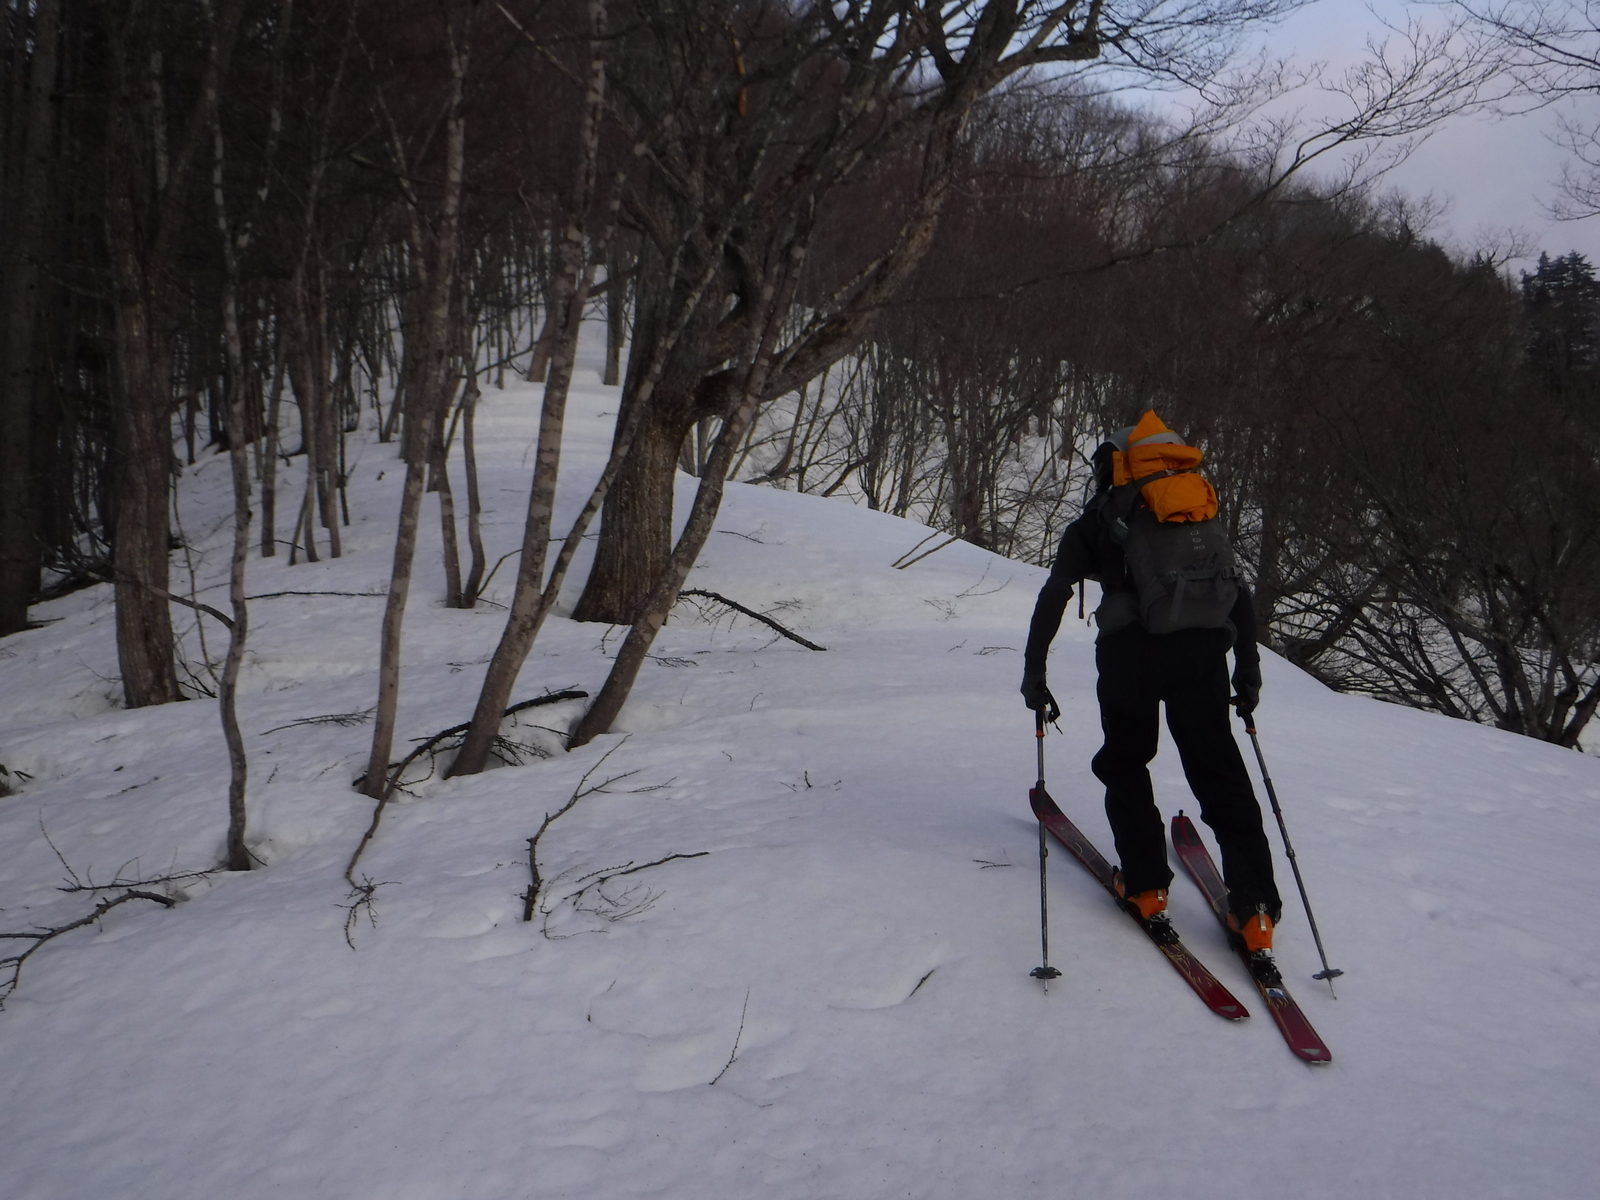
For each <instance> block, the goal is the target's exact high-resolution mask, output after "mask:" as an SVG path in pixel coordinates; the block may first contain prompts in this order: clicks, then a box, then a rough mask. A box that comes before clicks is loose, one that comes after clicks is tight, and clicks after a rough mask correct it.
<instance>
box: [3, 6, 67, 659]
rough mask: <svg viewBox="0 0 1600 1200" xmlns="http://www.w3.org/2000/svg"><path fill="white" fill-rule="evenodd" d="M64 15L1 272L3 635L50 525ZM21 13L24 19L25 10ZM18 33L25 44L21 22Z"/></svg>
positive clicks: (27, 141) (49, 12) (30, 102)
mask: <svg viewBox="0 0 1600 1200" xmlns="http://www.w3.org/2000/svg"><path fill="white" fill-rule="evenodd" d="M60 17H61V4H60V0H40V3H39V4H38V6H37V7H36V9H35V11H34V18H33V31H32V32H33V46H34V50H33V55H32V57H31V59H30V61H29V63H28V72H27V82H26V87H25V90H24V91H23V93H22V103H21V104H20V106H19V108H18V111H17V112H16V113H14V119H15V120H16V122H17V125H18V126H19V128H18V131H17V132H18V141H19V142H20V146H19V147H18V149H19V153H18V154H17V156H16V161H15V163H14V164H13V170H14V171H15V173H16V212H15V216H14V221H15V226H14V229H15V240H14V241H13V242H12V249H11V251H10V253H9V254H8V255H7V258H8V260H9V261H8V262H7V263H6V265H5V270H4V273H3V274H0V339H3V341H0V637H4V636H5V635H6V634H8V633H16V632H17V631H18V630H20V629H25V628H26V627H27V624H28V602H29V599H30V598H31V597H32V596H33V594H34V593H35V592H37V591H38V589H39V577H40V559H41V550H42V544H41V537H40V535H41V532H42V531H41V528H40V513H39V511H38V510H39V498H40V490H39V487H38V477H37V474H36V471H37V450H36V446H35V437H34V421H33V412H34V407H35V405H36V403H37V396H38V391H39V379H40V373H39V372H38V371H36V369H35V355H36V350H35V338H34V335H35V314H36V312H37V311H38V309H39V301H40V286H39V283H40V263H41V262H42V261H43V259H44V258H45V238H46V229H47V227H48V212H49V210H48V200H49V195H50V180H51V169H50V168H51V157H52V153H51V151H52V147H53V146H54V144H55V138H54V128H53V127H54V119H53V118H54V107H55V106H54V103H53V101H52V98H51V93H52V92H53V91H54V89H55V83H56V56H57V50H58V48H59V45H60ZM13 19H14V20H16V21H17V22H19V23H20V22H22V21H23V20H24V17H23V15H22V12H21V11H20V10H19V11H18V12H17V14H16V15H15V16H14V18H13ZM15 36H16V37H17V41H18V43H19V45H20V43H21V42H22V35H21V30H20V29H19V30H18V31H17V33H16V35H15ZM19 74H20V72H19ZM17 82H18V83H19V84H20V83H21V82H22V81H21V79H20V78H19V79H18V80H17Z"/></svg>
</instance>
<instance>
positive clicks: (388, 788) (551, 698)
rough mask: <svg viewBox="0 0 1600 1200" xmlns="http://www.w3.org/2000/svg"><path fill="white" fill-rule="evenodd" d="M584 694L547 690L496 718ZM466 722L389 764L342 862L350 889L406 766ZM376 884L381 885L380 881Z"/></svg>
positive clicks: (357, 886) (463, 727) (460, 729)
mask: <svg viewBox="0 0 1600 1200" xmlns="http://www.w3.org/2000/svg"><path fill="white" fill-rule="evenodd" d="M588 695H589V693H588V692H578V691H564V692H551V693H549V694H548V695H544V696H536V697H534V698H533V699H532V700H523V701H520V702H518V703H516V704H513V705H512V706H511V707H510V708H508V709H506V711H505V712H504V713H502V714H501V717H500V719H501V720H505V718H506V717H509V716H512V715H513V714H515V713H519V712H521V711H523V710H524V709H527V708H533V707H535V706H537V705H541V704H554V703H556V702H557V701H558V700H583V699H587V698H588ZM470 724H471V723H470V722H467V723H464V724H461V725H452V726H451V727H450V728H449V729H445V730H441V731H440V732H439V733H436V734H434V735H433V736H432V737H430V738H425V739H424V740H423V741H422V743H421V744H420V745H419V746H418V747H417V748H416V749H415V750H413V751H412V752H411V753H410V754H408V755H406V757H405V758H404V759H403V760H401V762H400V764H399V765H398V767H394V766H391V768H390V772H389V778H388V782H387V783H386V784H385V785H384V789H383V795H382V796H381V797H379V799H378V803H377V804H376V805H375V806H374V807H373V809H372V821H371V823H370V824H369V825H368V826H367V831H366V832H365V833H364V834H362V835H361V841H360V843H359V844H358V845H357V846H356V849H355V853H354V854H352V855H351V856H350V862H349V864H348V865H346V867H345V869H344V877H345V881H346V882H347V883H349V884H350V886H351V887H352V888H355V889H357V890H360V888H361V887H362V886H363V885H362V884H359V883H357V882H356V881H355V869H356V863H358V862H360V861H361V855H362V853H363V852H364V851H365V850H366V848H367V843H368V842H370V841H371V840H372V835H373V834H375V833H377V832H378V823H379V822H380V821H381V820H383V810H384V809H385V808H386V807H388V804H389V799H390V797H392V796H393V795H394V793H395V791H396V790H397V789H398V787H399V784H400V780H401V778H402V777H403V776H404V775H405V771H406V768H407V767H409V766H410V765H411V764H412V763H414V762H416V761H417V759H419V758H421V757H422V756H423V755H424V754H426V753H427V752H428V751H430V750H431V749H433V748H434V747H435V746H437V745H438V744H439V743H440V742H442V741H443V740H444V739H445V738H448V737H453V736H459V735H460V734H463V733H466V731H467V728H468V726H469V725H470ZM502 741H504V739H501V738H496V739H495V744H496V745H497V746H499V745H500V743H501V742H502ZM506 745H508V746H511V745H520V743H511V742H506ZM530 749H531V747H530ZM585 778H588V777H587V776H585ZM365 779H366V775H365V774H364V773H363V774H362V775H360V776H358V777H357V778H356V781H355V784H354V786H355V787H360V786H361V784H362V781H363V780H365ZM378 886H382V885H381V884H380V885H378ZM369 909H370V905H369ZM368 915H369V916H370V915H371V913H370V911H369V913H368Z"/></svg>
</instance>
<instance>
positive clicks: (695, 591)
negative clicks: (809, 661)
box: [678, 588, 827, 651]
mask: <svg viewBox="0 0 1600 1200" xmlns="http://www.w3.org/2000/svg"><path fill="white" fill-rule="evenodd" d="M685 596H703V597H704V598H705V599H707V600H715V601H716V602H717V603H718V604H726V605H727V606H728V607H729V608H731V609H733V610H734V611H735V612H741V613H743V614H744V615H745V616H747V617H752V618H754V619H755V620H757V621H760V622H761V623H762V624H763V625H765V626H767V627H768V628H769V629H772V630H775V631H776V632H778V633H781V634H782V635H783V636H784V637H786V638H788V639H789V640H790V641H791V642H799V643H800V644H801V645H802V646H804V647H805V648H806V649H807V650H824V651H825V650H827V647H826V646H819V645H817V644H816V643H815V642H808V641H806V639H805V638H803V637H801V636H800V635H799V634H798V633H795V632H794V631H793V630H790V629H785V628H784V627H783V626H782V625H779V624H778V623H777V622H776V621H774V620H773V619H772V618H771V617H768V616H764V615H763V614H761V613H758V612H755V611H754V610H753V609H748V608H746V607H745V606H744V605H742V604H739V603H738V602H736V601H733V600H729V599H728V598H727V597H726V596H719V595H717V593H716V592H706V591H702V590H701V589H699V588H684V589H683V591H681V592H679V593H678V599H680V600H681V599H683V597H685ZM769 644H770V643H769Z"/></svg>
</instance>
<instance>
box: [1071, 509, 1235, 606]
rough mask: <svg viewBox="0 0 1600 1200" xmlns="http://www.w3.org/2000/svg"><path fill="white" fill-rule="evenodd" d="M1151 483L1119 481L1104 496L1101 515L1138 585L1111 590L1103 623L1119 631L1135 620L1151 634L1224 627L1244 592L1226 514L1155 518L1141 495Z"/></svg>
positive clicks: (1132, 578)
mask: <svg viewBox="0 0 1600 1200" xmlns="http://www.w3.org/2000/svg"><path fill="white" fill-rule="evenodd" d="M1148 482H1149V480H1148V479H1138V480H1135V481H1134V482H1132V483H1125V484H1122V485H1121V486H1120V487H1114V488H1112V489H1110V491H1109V492H1108V493H1106V494H1105V496H1104V498H1103V499H1102V502H1101V509H1100V516H1101V520H1103V521H1104V522H1105V526H1106V531H1107V533H1108V534H1109V535H1110V537H1111V540H1112V541H1113V542H1115V543H1116V544H1117V545H1119V546H1120V547H1121V548H1122V554H1123V558H1124V560H1125V561H1126V564H1127V578H1128V580H1129V581H1131V583H1132V584H1133V592H1131V593H1130V592H1127V591H1123V592H1121V593H1120V596H1119V594H1118V593H1112V592H1109V591H1108V593H1107V596H1106V600H1105V602H1103V603H1102V604H1101V608H1100V610H1099V611H1098V612H1097V614H1096V618H1097V622H1098V624H1099V625H1100V628H1101V630H1102V631H1103V632H1106V633H1114V632H1116V630H1117V629H1118V628H1123V627H1126V626H1127V625H1129V624H1131V623H1132V622H1133V621H1134V620H1137V621H1138V622H1140V624H1142V625H1143V626H1144V627H1145V628H1146V629H1148V630H1149V631H1150V632H1151V633H1175V632H1176V631H1178V630H1180V629H1221V628H1224V627H1225V626H1226V625H1227V624H1228V614H1229V613H1230V612H1232V611H1233V603H1234V601H1235V600H1237V599H1238V597H1239V568H1238V564H1237V562H1236V561H1235V559H1234V556H1233V546H1232V544H1231V543H1229V541H1228V535H1227V533H1226V531H1225V530H1224V529H1223V527H1222V522H1221V520H1219V519H1218V518H1216V517H1213V518H1211V520H1209V521H1176V522H1169V521H1158V520H1157V519H1156V515H1155V513H1153V512H1152V511H1150V507H1149V505H1147V504H1146V503H1145V502H1144V498H1143V497H1142V496H1141V495H1140V489H1141V488H1142V487H1143V486H1144V485H1145V484H1146V483H1148ZM1107 582H1108V583H1110V582H1111V581H1107ZM1134 593H1136V594H1137V607H1138V612H1137V613H1134V612H1133V611H1132V609H1133V607H1134ZM1108 621H1109V622H1110V623H1111V624H1109V625H1108V623H1107V622H1108Z"/></svg>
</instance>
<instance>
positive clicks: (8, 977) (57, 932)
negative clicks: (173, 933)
mask: <svg viewBox="0 0 1600 1200" xmlns="http://www.w3.org/2000/svg"><path fill="white" fill-rule="evenodd" d="M129 900H151V901H154V902H155V903H156V904H159V905H161V906H163V907H164V908H172V907H173V906H174V905H176V904H177V903H178V902H177V901H176V900H175V899H173V898H172V897H171V896H163V895H162V894H161V893H160V892H147V891H144V890H143V889H131V890H129V891H126V892H124V893H123V894H122V895H120V896H116V897H113V898H112V899H110V900H102V901H101V902H100V903H99V904H96V905H95V906H94V908H93V910H92V911H90V912H89V914H88V915H87V916H83V917H79V918H78V919H77V920H76V921H69V922H68V923H67V924H65V925H56V926H53V927H49V928H40V929H39V930H37V931H30V932H27V933H0V941H29V940H31V941H32V942H33V945H31V946H29V947H28V948H27V949H26V950H24V951H23V952H22V953H21V954H12V955H8V956H7V957H5V958H0V972H7V973H6V974H3V975H0V1008H4V1007H5V1002H6V998H7V997H9V996H10V995H11V993H12V992H14V991H16V990H17V986H18V985H19V984H20V983H21V982H22V965H23V963H25V962H27V961H28V959H30V958H32V957H33V955H34V953H35V952H36V951H38V949H39V948H40V947H41V946H43V945H44V944H45V943H46V942H49V941H52V940H54V939H55V938H58V937H60V936H61V935H62V934H63V933H70V932H71V931H72V930H74V929H82V928H83V927H84V926H85V925H92V924H94V923H95V922H96V921H98V920H99V919H100V918H101V917H103V916H105V915H106V914H107V913H108V912H110V911H111V910H112V909H113V908H116V907H117V906H118V905H119V904H126V903H127V902H128V901H129Z"/></svg>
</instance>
